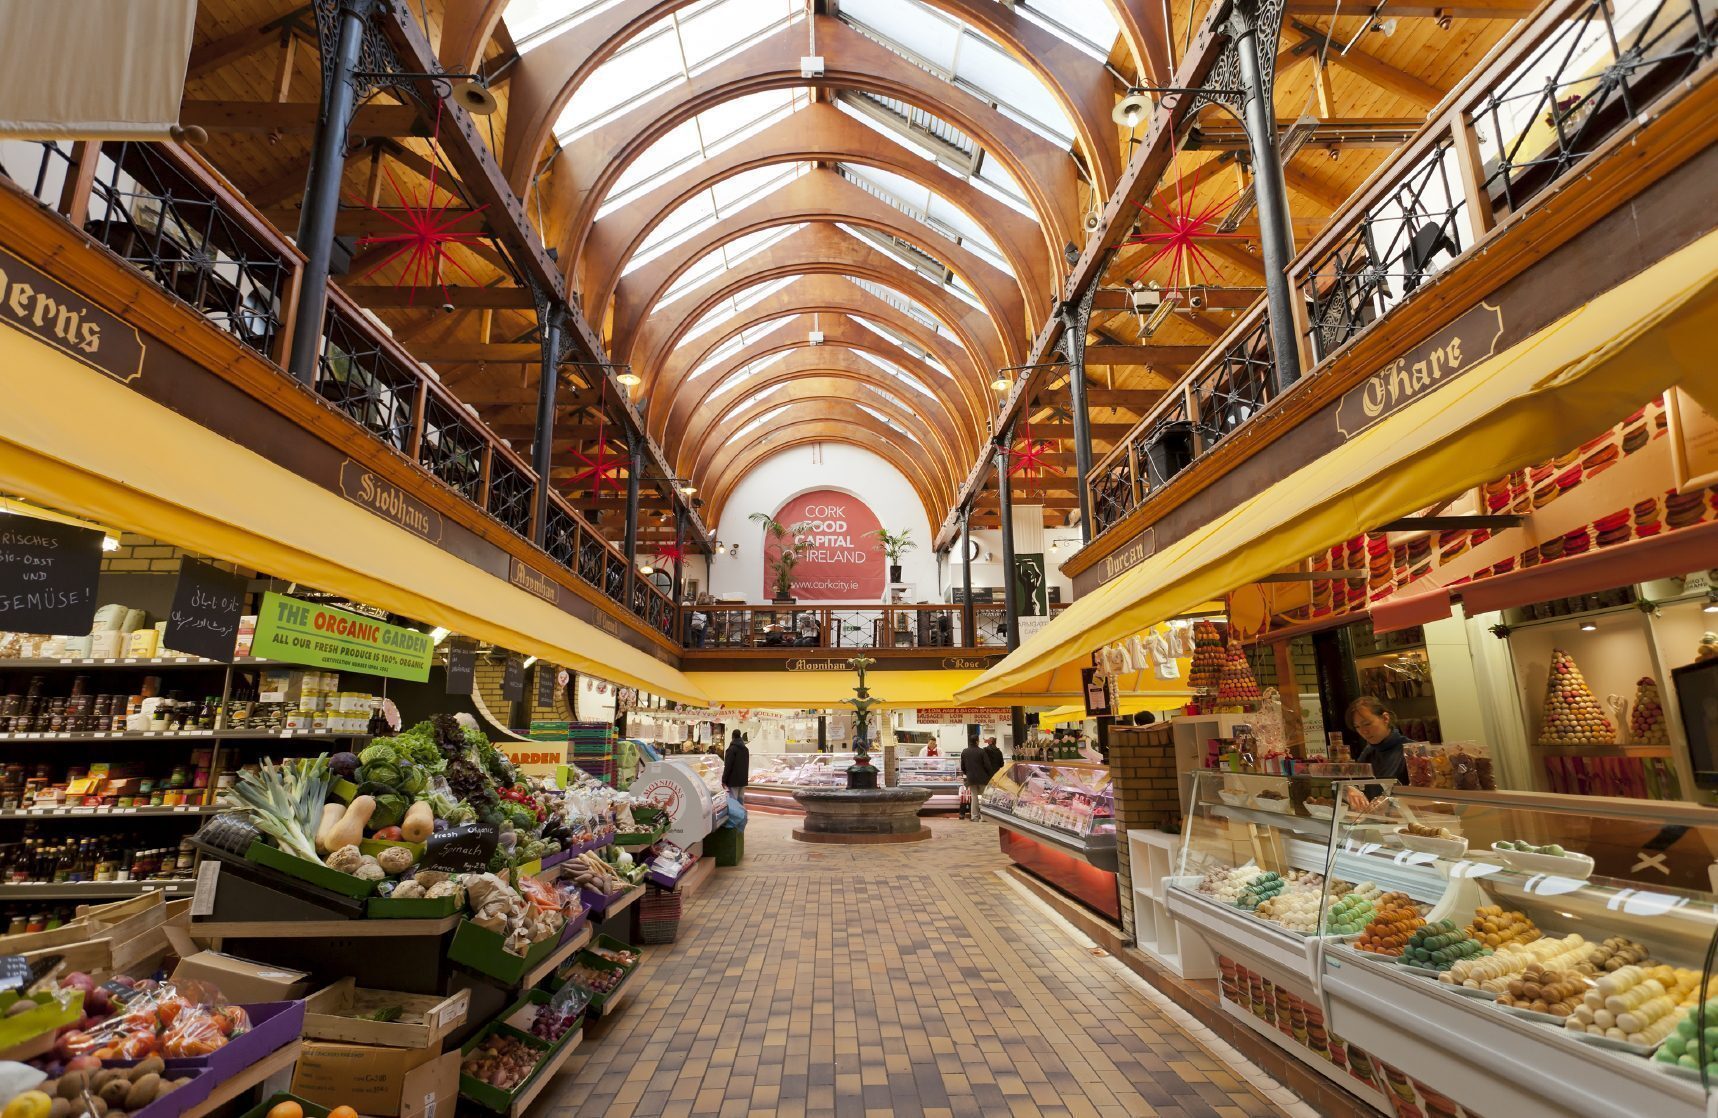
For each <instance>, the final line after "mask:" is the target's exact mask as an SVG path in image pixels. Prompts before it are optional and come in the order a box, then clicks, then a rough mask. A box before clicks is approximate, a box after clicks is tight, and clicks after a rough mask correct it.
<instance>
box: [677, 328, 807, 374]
mask: <svg viewBox="0 0 1718 1118" xmlns="http://www.w3.org/2000/svg"><path fill="white" fill-rule="evenodd" d="M786 321H787V320H786V319H785V318H775V319H771V320H770V321H768V322H761V323H759V324H758V325H756V326H748V327H746V328H745V329H744V330H741V331H740V332H739V333H737V334H735V335H734V336H733V337H731V338H729V339H727V340H726V341H724V342H723V343H722V344H721V345H719V346H717V347H716V348H714V349H712V350H711V351H710V353H709V355H708V356H707V357H705V358H704V360H703V361H702V362H700V363H699V365H698V367H697V368H696V369H693V370H692V371H691V372H690V373H688V374H687V375H686V379H687V380H696V379H698V378H699V377H701V376H703V375H704V374H705V373H707V372H709V371H710V370H711V369H714V368H715V367H716V366H717V365H720V364H721V363H722V362H724V361H726V360H727V359H728V358H730V357H732V356H734V354H736V353H738V352H740V351H741V350H742V349H745V348H746V347H747V346H749V345H751V344H752V343H753V342H755V341H757V340H758V339H759V338H763V337H766V336H768V335H769V334H772V333H774V332H775V331H776V330H779V329H780V328H781V325H782V323H783V322H786ZM681 344H682V345H684V344H685V343H684V342H682V343H681ZM676 348H679V347H676Z"/></svg>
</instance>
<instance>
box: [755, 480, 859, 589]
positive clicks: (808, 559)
mask: <svg viewBox="0 0 1718 1118" xmlns="http://www.w3.org/2000/svg"><path fill="white" fill-rule="evenodd" d="M775 518H776V521H777V522H778V523H780V524H782V525H785V526H786V527H787V528H789V529H792V530H793V532H794V536H795V539H796V540H797V541H798V542H797V544H796V550H797V553H798V555H799V562H798V564H796V565H795V567H794V570H793V594H794V597H796V598H798V599H800V600H801V601H808V602H851V601H859V600H862V599H877V598H881V597H882V596H883V584H884V582H885V580H886V578H887V574H888V572H887V570H886V569H885V568H886V567H887V566H888V560H887V559H886V558H884V556H883V549H882V545H881V544H880V543H879V542H878V541H877V535H876V533H877V530H878V529H879V528H881V527H882V522H881V521H879V520H878V519H877V514H876V513H874V512H872V511H871V508H870V506H869V505H867V504H866V503H865V502H864V501H861V500H859V499H858V498H857V497H854V496H853V495H852V494H850V493H842V492H838V491H837V490H834V489H815V490H812V491H811V492H809V493H801V494H800V495H799V496H797V497H794V498H792V499H790V500H787V501H784V502H782V505H781V507H780V508H778V509H776V513H775ZM763 542H764V546H763V556H764V572H763V596H764V599H766V600H767V599H769V598H771V597H773V596H774V595H775V579H774V576H773V575H771V573H770V570H769V561H770V559H771V558H773V556H774V555H776V554H779V553H780V550H781V549H780V547H779V546H777V545H776V544H774V543H772V542H771V541H770V540H769V539H768V538H767V537H766V538H765V540H764V541H763Z"/></svg>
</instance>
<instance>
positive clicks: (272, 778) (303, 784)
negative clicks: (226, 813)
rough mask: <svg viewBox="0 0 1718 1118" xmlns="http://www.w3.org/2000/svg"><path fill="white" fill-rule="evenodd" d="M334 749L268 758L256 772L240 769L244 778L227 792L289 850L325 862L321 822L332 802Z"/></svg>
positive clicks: (234, 805)
mask: <svg viewBox="0 0 1718 1118" xmlns="http://www.w3.org/2000/svg"><path fill="white" fill-rule="evenodd" d="M330 780H331V777H330V774H329V770H328V754H326V753H323V754H321V755H320V756H318V757H317V758H316V759H315V760H314V761H312V760H308V759H305V758H300V759H298V760H295V761H282V762H281V763H280V764H278V765H277V764H275V763H274V761H272V760H270V759H269V758H267V757H265V758H263V762H262V764H261V765H258V766H257V770H256V771H255V772H250V771H248V770H247V771H243V772H240V773H239V779H238V783H236V784H234V785H233V787H232V789H231V790H230V791H228V792H227V793H226V795H225V796H224V797H222V799H223V802H224V803H225V804H226V805H227V806H228V807H230V808H232V809H233V810H234V811H240V812H243V813H245V814H246V815H248V816H250V818H251V822H253V823H255V824H256V828H257V830H259V831H261V832H262V833H263V834H265V835H268V836H269V837H270V838H272V839H274V841H275V845H276V846H279V847H280V848H281V849H282V850H284V851H286V852H287V853H288V854H292V855H294V856H295V857H299V858H303V859H305V860H306V861H310V862H316V863H317V864H321V862H322V859H321V858H320V857H319V856H318V855H317V853H316V826H317V824H318V822H320V820H321V816H322V805H323V804H325V803H327V802H328V785H329V782H330Z"/></svg>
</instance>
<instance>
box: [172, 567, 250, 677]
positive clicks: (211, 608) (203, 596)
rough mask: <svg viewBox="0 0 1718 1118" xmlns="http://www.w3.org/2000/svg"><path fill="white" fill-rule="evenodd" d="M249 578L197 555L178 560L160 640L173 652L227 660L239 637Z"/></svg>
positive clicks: (230, 656)
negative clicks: (170, 605)
mask: <svg viewBox="0 0 1718 1118" xmlns="http://www.w3.org/2000/svg"><path fill="white" fill-rule="evenodd" d="M249 589H250V580H249V579H247V578H245V577H244V576H243V575H236V574H233V573H232V572H230V571H223V570H222V569H221V568H219V567H217V566H214V565H213V564H210V563H203V562H199V561H198V560H196V559H182V560H180V562H179V582H178V585H177V586H175V587H174V588H173V606H172V609H171V610H170V611H169V612H168V614H167V628H166V630H165V631H164V632H163V633H162V634H161V643H162V644H163V645H164V646H166V647H167V648H171V649H172V650H173V651H175V652H188V653H190V654H191V655H192V656H203V657H207V658H208V659H210V660H227V659H231V658H232V655H233V648H234V646H235V645H237V644H238V640H239V619H240V618H241V617H243V616H244V612H245V594H246V593H247V592H248V591H249Z"/></svg>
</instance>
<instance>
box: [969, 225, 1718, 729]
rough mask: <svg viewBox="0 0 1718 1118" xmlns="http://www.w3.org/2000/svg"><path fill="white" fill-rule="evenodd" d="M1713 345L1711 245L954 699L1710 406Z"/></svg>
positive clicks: (1714, 383)
mask: <svg viewBox="0 0 1718 1118" xmlns="http://www.w3.org/2000/svg"><path fill="white" fill-rule="evenodd" d="M1714 338H1718V233H1708V234H1707V235H1705V236H1704V237H1702V238H1700V239H1699V240H1698V241H1695V242H1694V243H1693V244H1690V245H1688V246H1686V247H1685V248H1683V249H1681V250H1680V251H1678V252H1676V253H1674V254H1672V255H1670V256H1668V257H1666V258H1665V259H1663V260H1661V261H1659V262H1658V263H1656V264H1654V265H1653V266H1652V267H1650V268H1647V269H1646V270H1645V271H1643V272H1641V273H1640V274H1638V275H1636V276H1633V277H1632V278H1630V279H1628V280H1625V281H1624V282H1623V283H1621V284H1619V285H1618V286H1616V287H1614V288H1612V289H1611V290H1610V291H1607V292H1606V293H1605V294H1603V295H1601V296H1599V297H1598V298H1596V299H1594V300H1593V301H1592V302H1590V303H1588V304H1587V305H1586V306H1584V307H1581V308H1580V309H1579V310H1576V311H1573V312H1571V313H1570V314H1568V315H1565V316H1564V317H1563V318H1561V319H1559V320H1558V321H1557V322H1555V323H1553V324H1551V325H1550V326H1548V327H1546V328H1545V329H1543V330H1541V331H1539V332H1538V333H1537V334H1535V335H1533V336H1532V337H1530V338H1528V339H1526V340H1524V341H1522V342H1520V343H1518V344H1516V345H1515V346H1512V347H1511V348H1510V349H1508V350H1506V351H1505V352H1504V353H1502V354H1500V355H1498V356H1496V357H1493V358H1491V359H1490V360H1487V361H1485V362H1482V363H1481V364H1479V365H1476V366H1475V367H1473V368H1472V369H1471V370H1469V371H1468V372H1466V373H1464V374H1462V375H1461V376H1460V377H1459V378H1458V379H1456V380H1454V381H1451V382H1449V383H1448V384H1445V385H1444V386H1443V387H1442V388H1440V389H1438V390H1437V391H1436V392H1434V393H1433V394H1432V395H1430V396H1429V397H1427V398H1426V399H1424V400H1422V401H1420V402H1418V403H1415V404H1410V405H1409V406H1407V407H1404V408H1403V409H1402V410H1401V411H1399V412H1397V413H1396V414H1395V415H1392V416H1390V417H1388V418H1386V419H1384V420H1382V421H1380V422H1379V423H1377V424H1375V425H1374V426H1372V427H1370V428H1368V429H1367V430H1366V431H1364V432H1362V433H1361V434H1359V435H1358V436H1356V437H1354V438H1352V439H1349V440H1348V441H1347V442H1346V443H1344V444H1342V445H1341V446H1339V447H1337V448H1336V449H1334V450H1332V451H1331V452H1330V453H1328V454H1326V455H1324V456H1323V457H1322V458H1320V459H1318V460H1317V461H1316V462H1313V463H1311V464H1310V465H1307V466H1304V467H1302V468H1301V469H1299V470H1296V471H1295V472H1294V473H1292V474H1290V475H1289V476H1288V477H1286V478H1284V479H1282V480H1281V481H1279V482H1277V483H1276V484H1274V485H1272V486H1270V487H1269V488H1268V489H1266V490H1264V491H1263V492H1261V493H1258V494H1256V495H1254V496H1253V497H1251V498H1249V499H1248V500H1245V501H1243V502H1241V503H1240V504H1238V505H1235V506H1234V507H1233V508H1230V509H1228V510H1227V511H1225V512H1223V513H1222V514H1221V515H1219V516H1216V517H1214V518H1213V519H1212V520H1211V521H1210V522H1209V523H1207V524H1205V525H1204V526H1203V527H1200V528H1197V529H1195V530H1194V531H1192V532H1190V533H1188V534H1187V535H1186V536H1184V537H1182V538H1181V539H1179V540H1177V541H1175V542H1174V543H1173V544H1171V545H1169V546H1168V547H1166V548H1164V549H1163V550H1162V551H1160V552H1158V553H1157V554H1156V555H1154V556H1152V557H1151V558H1149V559H1147V560H1145V561H1144V562H1143V563H1140V564H1139V565H1138V566H1136V567H1134V568H1133V569H1132V570H1130V571H1128V572H1127V573H1125V574H1123V575H1121V576H1119V577H1117V578H1116V579H1115V580H1114V581H1112V582H1110V583H1108V584H1106V585H1104V586H1102V587H1099V588H1098V589H1097V590H1095V591H1093V592H1092V593H1090V594H1087V595H1085V596H1084V597H1082V598H1080V599H1078V600H1077V601H1075V602H1074V603H1073V604H1072V605H1071V606H1069V607H1068V608H1067V609H1065V610H1063V611H1062V612H1061V613H1060V614H1059V615H1057V616H1056V617H1055V618H1054V619H1052V620H1051V622H1050V623H1049V624H1048V625H1046V626H1045V627H1044V628H1043V629H1041V630H1040V631H1039V632H1038V633H1037V634H1036V635H1034V636H1033V637H1031V638H1029V639H1028V640H1026V641H1024V642H1022V644H1021V645H1020V647H1019V648H1018V649H1016V650H1015V651H1014V652H1013V653H1011V654H1010V655H1009V656H1008V657H1007V658H1006V659H1004V660H1003V661H1002V662H1001V663H999V664H996V665H995V666H993V667H992V668H991V669H990V670H989V671H987V672H985V673H984V675H982V676H980V677H979V678H978V679H977V680H975V681H974V682H973V683H972V684H971V685H970V686H968V687H966V688H964V689H963V690H962V691H961V692H960V693H959V694H958V695H957V696H956V698H957V699H958V700H960V701H961V702H977V701H980V700H986V701H991V700H993V699H994V697H995V696H997V695H999V694H1014V693H1018V692H1020V691H1023V690H1024V691H1029V690H1032V689H1033V688H1035V687H1038V686H1040V685H1042V684H1044V683H1045V682H1046V681H1048V680H1051V679H1053V678H1054V677H1055V676H1056V674H1057V672H1058V669H1064V668H1065V667H1066V666H1067V665H1068V664H1070V663H1071V662H1074V661H1076V660H1079V659H1080V658H1082V657H1084V656H1086V655H1087V654H1088V653H1090V652H1091V650H1092V649H1094V648H1097V647H1099V646H1101V645H1104V644H1106V643H1108V642H1110V641H1114V640H1117V639H1120V638H1122V637H1125V636H1127V635H1128V634H1129V633H1133V632H1137V631H1139V630H1140V629H1143V628H1145V627H1146V626H1148V625H1152V624H1155V623H1156V622H1159V621H1162V620H1163V619H1165V618H1168V617H1172V616H1174V615H1175V614H1176V613H1178V612H1181V611H1184V610H1186V609H1188V608H1189V607H1191V606H1192V605H1193V604H1194V603H1196V602H1201V601H1204V600H1206V599H1209V598H1213V597H1216V596H1218V595H1221V594H1224V593H1227V592H1228V591H1230V590H1233V589H1234V588H1235V587H1237V586H1240V585H1243V584H1245V583H1248V582H1253V581H1255V580H1257V579H1259V578H1260V577H1262V576H1264V575H1267V574H1270V573H1272V572H1273V571H1278V570H1281V569H1283V568H1284V567H1286V566H1289V565H1290V564H1293V563H1296V562H1299V561H1300V560H1302V559H1304V558H1305V557H1306V556H1308V555H1311V554H1313V553H1314V552H1317V551H1319V550H1321V549H1323V548H1327V547H1330V546H1332V545H1334V544H1336V543H1337V542H1339V541H1341V540H1344V539H1347V538H1349V537H1350V536H1353V535H1354V534H1355V533H1356V532H1360V531H1364V530H1368V529H1371V528H1375V527H1377V526H1378V525H1380V524H1384V523H1387V522H1389V521H1391V520H1394V519H1396V518H1398V517H1401V516H1406V515H1409V514H1411V513H1413V512H1414V511H1415V510H1417V509H1422V508H1425V507H1426V506H1427V505H1428V504H1429V503H1431V502H1433V501H1437V500H1440V499H1442V498H1444V497H1447V496H1450V495H1452V494H1455V493H1459V492H1461V491H1462V490H1465V489H1469V488H1471V487H1473V486H1475V485H1479V484H1481V483H1482V482H1485V481H1489V480H1492V479H1494V478H1497V477H1499V476H1501V475H1503V474H1506V473H1508V472H1509V471H1511V470H1515V469H1519V468H1522V467H1524V466H1528V465H1531V464H1533V463H1535V462H1542V461H1545V460H1547V459H1550V458H1553V457H1555V456H1557V455H1559V454H1563V453H1566V452H1567V451H1568V450H1569V449H1570V448H1571V447H1574V446H1577V445H1579V444H1580V443H1582V442H1583V441H1585V440H1587V439H1590V438H1593V437H1594V436H1596V435H1598V434H1600V433H1601V432H1603V431H1604V430H1605V429H1606V428H1608V427H1610V426H1611V425H1613V424H1614V423H1616V421H1617V420H1618V419H1620V418H1621V417H1622V416H1625V415H1627V414H1628V413H1629V412H1631V411H1633V410H1634V409H1635V408H1637V407H1639V406H1640V405H1641V404H1642V403H1644V402H1646V401H1647V400H1650V399H1652V398H1653V397H1654V396H1656V395H1658V394H1659V393H1661V392H1663V391H1664V390H1665V389H1667V388H1669V387H1671V386H1672V385H1675V384H1679V383H1680V384H1681V385H1682V386H1683V388H1684V389H1686V390H1688V391H1689V392H1690V393H1691V394H1693V395H1694V396H1695V397H1696V399H1698V400H1699V401H1700V402H1701V404H1702V405H1703V406H1705V407H1707V408H1714V409H1718V376H1714V375H1713V373H1712V368H1711V363H1712V347H1713V339H1714Z"/></svg>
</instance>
